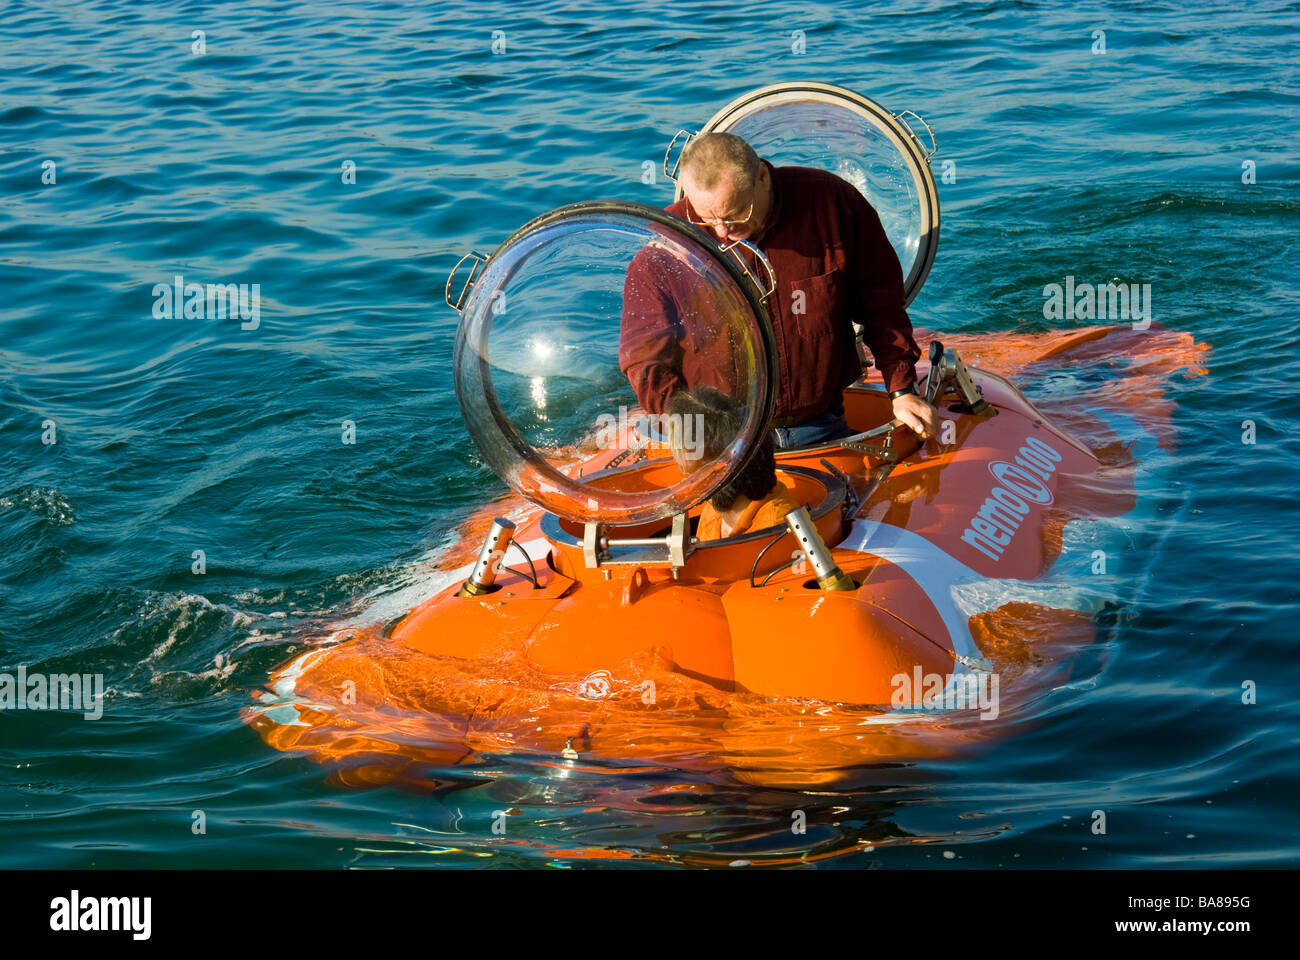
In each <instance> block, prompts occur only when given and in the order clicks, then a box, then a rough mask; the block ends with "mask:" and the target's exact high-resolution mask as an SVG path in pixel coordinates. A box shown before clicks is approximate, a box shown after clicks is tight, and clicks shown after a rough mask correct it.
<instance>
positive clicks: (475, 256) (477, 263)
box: [442, 250, 487, 313]
mask: <svg viewBox="0 0 1300 960" xmlns="http://www.w3.org/2000/svg"><path fill="white" fill-rule="evenodd" d="M466 260H473V261H474V266H472V267H470V270H469V276H467V277H466V278H465V285H464V286H462V287H461V288H460V295H459V296H458V297H456V299H455V300H454V301H453V300H452V299H451V281H452V280H454V279H455V278H456V272H457V271H458V270H460V268H461V267H462V266H463V265H464V263H465V261H466ZM485 263H487V257H486V256H484V255H483V254H481V253H478V252H477V251H474V250H471V251H470V252H469V253H467V254H465V256H463V257H461V258H460V259H459V260H457V261H456V266H454V267H452V268H451V273H449V274H447V286H446V289H444V290H443V294H442V295H443V298H444V299H445V300H446V301H447V306H449V307H451V308H452V309H453V310H455V311H457V312H458V313H459V312H460V308H461V307H463V306H464V305H465V300H466V298H468V297H469V292H470V290H471V289H473V287H474V281H475V280H477V279H478V274H479V270H481V269H482V268H483V264H485Z"/></svg>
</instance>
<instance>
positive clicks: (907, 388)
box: [889, 383, 919, 400]
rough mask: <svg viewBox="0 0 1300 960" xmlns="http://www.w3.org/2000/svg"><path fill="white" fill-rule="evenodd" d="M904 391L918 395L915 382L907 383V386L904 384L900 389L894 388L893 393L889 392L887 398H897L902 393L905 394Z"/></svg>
mask: <svg viewBox="0 0 1300 960" xmlns="http://www.w3.org/2000/svg"><path fill="white" fill-rule="evenodd" d="M905 393H910V394H914V395H917V396H919V394H918V393H917V390H916V384H915V383H909V384H908V385H907V386H905V387H904V388H903V389H902V390H895V391H894V392H893V393H891V394H890V395H889V399H890V400H897V399H898V398H899V397H901V396H902V395H903V394H905Z"/></svg>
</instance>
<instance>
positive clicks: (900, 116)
mask: <svg viewBox="0 0 1300 960" xmlns="http://www.w3.org/2000/svg"><path fill="white" fill-rule="evenodd" d="M907 117H916V119H917V122H919V123H920V124H921V126H923V127H925V132H926V133H928V134H929V135H930V149H929V150H926V149H925V144H923V143H922V142H921V138H920V137H918V136H917V135H916V131H915V130H913V129H912V124H911V123H910V122H909V121H908V120H907V119H906V118H907ZM894 119H895V120H901V121H902V122H903V123H904V124H905V125H906V126H907V131H908V133H910V134H911V135H912V139H913V140H915V141H916V145H917V146H919V147H920V148H921V149H922V150H923V151H925V159H927V160H929V159H930V158H931V157H933V156H934V155H935V154H936V153H938V152H939V141H938V140H937V139H936V138H935V136H934V127H932V126H930V125H929V124H928V123H926V122H925V119H924V118H923V117H922V116H921V115H920V114H919V113H917V112H915V111H914V110H904V111H903V112H902V113H896V114H894Z"/></svg>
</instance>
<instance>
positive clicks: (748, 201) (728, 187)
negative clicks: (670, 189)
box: [682, 167, 764, 241]
mask: <svg viewBox="0 0 1300 960" xmlns="http://www.w3.org/2000/svg"><path fill="white" fill-rule="evenodd" d="M763 173H764V171H763V169H762V168H761V167H760V168H759V176H758V177H757V178H755V181H754V183H752V184H750V183H746V182H745V181H744V178H743V176H741V175H740V174H733V173H730V172H724V173H723V174H722V176H721V177H719V178H718V182H717V184H716V185H715V186H714V187H713V189H712V190H704V189H702V188H701V187H700V186H699V184H698V183H697V182H696V181H695V179H694V178H693V177H692V176H691V174H690V171H689V170H688V171H686V172H684V173H683V174H682V193H684V194H685V195H686V200H687V202H688V203H690V205H691V209H692V210H694V211H695V215H696V217H695V218H696V219H698V220H703V221H704V227H703V229H705V230H708V231H710V232H712V233H713V235H714V236H715V237H717V238H718V239H719V240H724V241H731V240H748V239H749V238H750V237H752V236H753V235H754V234H755V233H756V232H757V230H758V227H759V224H760V213H761V211H760V210H759V206H760V203H759V201H760V200H761V196H760V194H761V186H760V182H761V181H762V179H763V176H762V175H763ZM726 221H735V222H726Z"/></svg>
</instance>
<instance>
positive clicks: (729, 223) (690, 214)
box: [686, 182, 758, 227]
mask: <svg viewBox="0 0 1300 960" xmlns="http://www.w3.org/2000/svg"><path fill="white" fill-rule="evenodd" d="M757 186H758V184H757V182H755V183H754V184H753V185H752V186H751V187H750V188H749V193H750V200H749V212H748V213H746V214H745V215H744V216H743V217H741V218H740V219H739V220H704V219H702V218H700V217H697V216H696V215H695V208H694V207H692V206H691V204H690V201H689V200H688V201H687V202H686V220H687V222H688V223H693V224H695V225H696V226H697V227H739V226H740V225H741V224H745V223H749V221H750V220H752V219H753V217H754V203H755V201H757V199H758V196H757V192H756V191H755V189H754V188H755V187H757Z"/></svg>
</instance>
